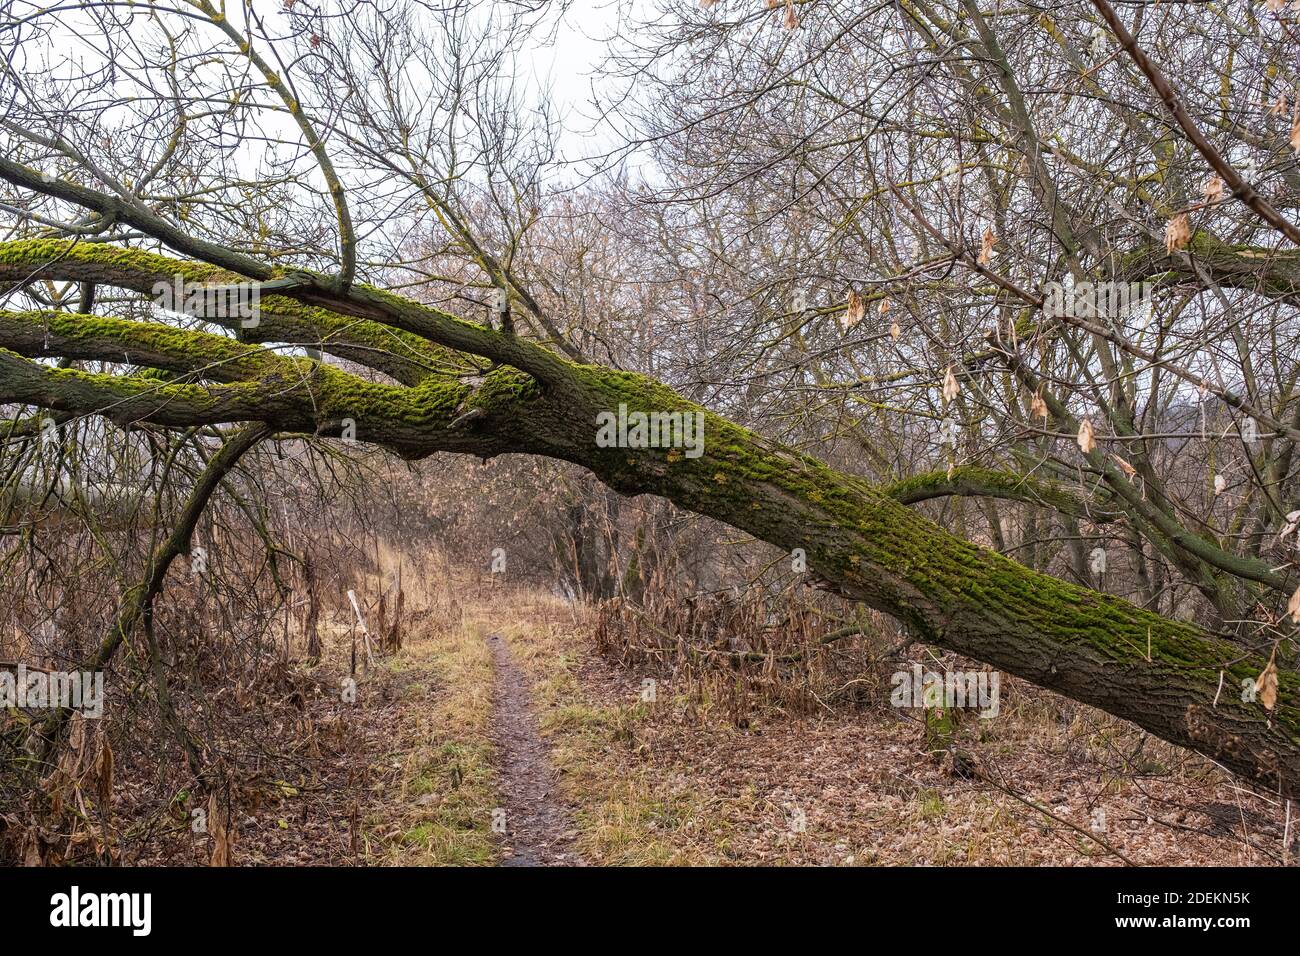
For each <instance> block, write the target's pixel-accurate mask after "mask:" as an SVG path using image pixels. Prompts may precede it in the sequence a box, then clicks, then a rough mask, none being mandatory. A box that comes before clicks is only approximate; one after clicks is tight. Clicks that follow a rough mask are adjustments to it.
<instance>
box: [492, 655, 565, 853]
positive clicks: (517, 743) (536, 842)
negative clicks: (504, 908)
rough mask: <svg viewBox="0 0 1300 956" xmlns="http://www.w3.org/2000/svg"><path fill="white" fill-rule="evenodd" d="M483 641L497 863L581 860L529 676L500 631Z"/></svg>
mask: <svg viewBox="0 0 1300 956" xmlns="http://www.w3.org/2000/svg"><path fill="white" fill-rule="evenodd" d="M487 642H488V647H489V648H491V650H492V659H493V662H494V664H495V665H496V685H495V687H494V689H493V695H492V704H493V718H492V722H493V728H492V729H493V737H494V738H495V740H496V745H497V754H498V771H499V773H500V780H499V789H500V793H501V800H502V802H503V804H504V806H503V807H502V809H504V810H505V827H506V832H505V834H504V835H503V838H502V846H501V852H502V859H501V865H502V866H577V865H581V863H582V861H581V860H580V859H579V858H578V857H577V855H576V854H575V853H574V852H573V849H572V844H573V840H574V838H575V837H576V836H577V831H576V830H575V829H574V827H573V821H572V819H571V816H570V811H569V807H568V806H567V805H566V804H565V802H564V800H563V797H562V796H561V794H560V790H559V786H558V785H557V783H556V780H555V773H554V771H553V770H552V769H551V763H550V759H549V757H548V755H547V751H546V745H545V744H544V743H542V738H541V735H540V734H539V733H538V729H537V718H536V717H535V716H534V715H533V711H532V693H531V691H530V684H529V680H528V677H527V675H526V674H525V673H524V671H523V669H522V668H520V667H519V665H518V664H516V663H515V662H514V659H513V658H512V657H511V656H510V646H509V644H507V642H506V640H505V638H504V637H502V636H501V635H500V634H490V635H488V638H487Z"/></svg>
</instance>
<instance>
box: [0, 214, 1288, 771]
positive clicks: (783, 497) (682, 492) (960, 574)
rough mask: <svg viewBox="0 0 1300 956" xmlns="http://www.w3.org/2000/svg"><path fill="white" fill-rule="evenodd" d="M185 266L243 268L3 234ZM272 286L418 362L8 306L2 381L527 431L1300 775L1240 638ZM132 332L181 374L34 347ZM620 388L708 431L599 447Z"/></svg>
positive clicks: (311, 319) (916, 621) (326, 422)
mask: <svg viewBox="0 0 1300 956" xmlns="http://www.w3.org/2000/svg"><path fill="white" fill-rule="evenodd" d="M140 221H141V222H144V223H146V224H147V220H144V219H141V220H140ZM249 268H251V267H249ZM261 272H262V273H266V272H267V270H261ZM177 273H183V274H186V275H187V276H193V277H194V278H199V279H203V280H207V281H223V280H224V281H229V275H230V274H229V273H225V274H224V275H223V274H221V270H219V269H214V268H212V267H211V266H198V265H196V264H194V263H178V262H176V261H175V260H171V259H165V258H163V257H158V256H149V255H147V254H143V253H137V252H127V251H123V250H116V249H113V248H111V247H105V246H103V245H97V246H96V245H90V244H81V245H79V246H77V245H72V244H67V243H50V242H37V243H12V244H0V279H5V278H9V279H13V280H15V281H31V277H32V276H53V277H55V278H60V279H65V280H80V281H91V280H93V281H97V282H107V283H111V284H114V285H117V286H119V287H123V288H128V289H137V290H141V291H147V290H148V289H149V288H150V286H151V285H152V283H153V282H154V281H155V280H157V279H158V278H161V277H165V276H167V275H174V274H177ZM253 274H255V275H257V274H259V273H258V272H254V273H253ZM267 274H269V273H267ZM262 307H263V313H264V319H263V323H262V325H261V326H260V327H259V329H258V330H257V333H258V336H259V340H261V341H267V340H277V339H278V340H281V341H319V340H320V338H321V336H322V335H323V334H325V333H328V335H329V337H330V347H331V348H332V349H336V350H338V351H339V352H340V353H341V354H349V356H350V357H354V358H357V359H358V360H362V359H367V357H368V356H370V355H371V354H372V353H373V354H374V357H373V358H371V359H369V361H370V362H371V363H372V367H375V368H378V369H380V370H382V371H385V372H387V373H388V374H390V375H392V376H393V377H394V378H395V379H397V381H398V382H399V383H400V384H382V383H377V382H371V381H365V380H363V379H361V378H359V377H358V376H355V375H351V374H349V373H347V372H345V371H343V370H341V369H339V368H335V367H329V366H321V365H319V364H318V363H315V362H312V361H310V360H308V359H300V358H299V359H294V358H288V357H284V356H281V355H277V354H275V353H273V352H268V351H264V350H261V349H259V348H258V347H256V346H255V345H251V344H244V343H240V342H236V341H234V340H232V339H230V338H225V337H219V336H215V335H205V334H203V333H200V332H193V331H181V330H177V329H174V328H170V327H166V326H162V325H159V324H156V323H150V322H135V321H125V320H121V319H109V318H103V317H94V316H78V315H70V314H68V313H52V314H51V313H45V314H33V313H3V312H0V346H2V348H0V402H11V403H12V402H16V403H25V404H30V405H35V406H39V407H41V408H45V409H52V410H54V411H56V412H67V413H74V414H102V415H105V416H107V417H110V418H112V419H113V420H115V421H118V422H120V423H123V424H129V423H131V422H135V421H141V420H148V421H152V422H155V423H158V424H161V425H192V424H218V423H224V422H243V421H262V422H264V423H266V424H268V425H270V426H271V427H273V428H274V429H276V430H279V431H287V432H304V431H305V432H313V433H316V434H322V435H338V434H340V431H341V423H343V422H348V421H350V422H352V423H353V424H354V426H355V435H356V438H357V439H359V440H361V441H366V442H371V443H375V444H378V445H382V446H385V447H387V448H389V449H391V450H393V451H395V452H397V453H399V454H402V455H405V456H407V457H412V458H416V457H420V456H423V455H428V454H431V453H433V452H436V451H455V452H463V453H469V454H475V455H480V456H491V455H496V454H500V453H503V452H524V453H532V454H539V455H546V456H550V457H553V458H560V459H564V460H567V461H571V462H574V463H577V464H579V465H582V466H584V467H587V468H589V469H591V471H592V472H594V473H595V474H596V475H597V476H598V477H600V478H601V479H602V480H604V481H605V482H606V483H607V484H609V485H610V486H611V487H613V488H615V489H617V490H618V491H621V492H624V493H627V494H641V493H653V494H657V495H661V496H663V497H665V498H667V499H669V500H671V501H673V502H675V503H676V504H678V505H680V506H682V507H684V508H687V509H690V510H692V511H695V512H698V513H700V514H704V515H708V516H710V517H713V518H716V519H718V520H720V521H723V522H725V523H727V524H729V525H732V526H734V527H736V528H739V529H742V530H744V531H747V532H749V533H751V534H753V535H754V536H755V537H757V538H759V539H762V540H764V541H767V542H770V543H771V544H773V545H776V546H777V547H779V548H783V549H786V550H792V549H795V548H801V549H803V550H804V552H805V553H806V555H807V561H808V566H809V568H810V569H811V573H815V574H816V575H818V576H819V577H820V578H822V579H824V580H825V581H828V582H830V583H831V584H832V585H833V586H834V587H836V588H837V589H838V590H839V591H840V593H842V594H843V595H844V596H845V597H846V598H849V599H851V600H857V601H862V602H865V603H866V604H868V605H870V606H871V607H874V608H876V609H878V610H880V611H883V612H886V613H888V614H891V615H893V616H895V617H897V618H899V619H900V620H902V621H904V622H905V623H906V624H907V625H908V626H910V627H911V628H912V629H913V630H914V631H915V633H916V634H917V635H918V636H920V637H921V638H923V639H924V640H926V641H929V642H931V643H933V644H936V645H938V646H941V647H944V648H947V649H949V650H952V651H955V652H958V653H960V654H963V655H966V656H968V657H971V658H973V659H975V660H979V661H983V662H985V663H987V664H990V665H992V666H994V667H997V668H1000V669H1002V670H1005V671H1007V672H1009V673H1012V674H1016V675H1018V676H1020V677H1023V678H1025V679H1026V680H1029V681H1031V682H1033V683H1035V684H1038V685H1040V686H1042V687H1046V688H1050V689H1052V690H1055V691H1058V692H1060V693H1062V694H1064V695H1066V696H1068V697H1072V698H1074V699H1075V700H1079V701H1082V702H1084V703H1088V704H1092V705H1095V706H1097V707H1100V708H1101V709H1103V710H1106V711H1108V712H1110V713H1112V714H1115V715H1117V716H1119V717H1122V718H1125V719H1128V720H1131V721H1133V722H1134V723H1136V724H1137V725H1139V726H1141V727H1143V728H1145V729H1147V730H1149V731H1150V732H1152V733H1153V734H1156V735H1157V736H1159V737H1162V738H1164V739H1166V740H1169V741H1172V742H1173V743H1176V744H1181V745H1183V746H1187V747H1190V748H1192V749H1194V750H1197V751H1199V752H1201V753H1203V754H1205V755H1207V756H1209V757H1211V758H1212V759H1214V760H1216V761H1218V762H1220V763H1221V764H1223V765H1224V766H1226V767H1228V768H1230V769H1232V770H1234V771H1236V772H1238V773H1240V774H1241V775H1243V776H1244V777H1246V778H1248V779H1250V780H1253V781H1255V782H1257V783H1259V784H1261V785H1263V786H1266V787H1270V788H1277V789H1280V790H1281V791H1282V792H1285V793H1287V794H1290V795H1294V794H1295V793H1296V792H1297V790H1300V681H1298V680H1297V677H1296V675H1295V673H1294V672H1293V671H1291V670H1290V669H1284V670H1282V672H1281V674H1280V675H1279V681H1278V694H1277V699H1276V704H1275V707H1274V708H1273V709H1272V710H1267V709H1265V706H1264V703H1263V700H1262V699H1261V700H1260V701H1258V702H1256V701H1244V700H1243V699H1242V692H1241V689H1242V685H1243V681H1249V680H1253V679H1254V678H1256V677H1257V676H1258V675H1259V674H1260V672H1261V671H1263V669H1264V668H1265V665H1266V661H1265V660H1264V659H1263V658H1262V657H1260V656H1259V655H1258V654H1251V653H1248V652H1246V651H1245V650H1244V649H1243V648H1242V647H1241V646H1240V645H1238V644H1234V643H1231V642H1228V641H1223V640H1219V639H1217V638H1214V637H1213V636H1211V635H1209V634H1207V633H1206V632H1204V631H1202V630H1200V629H1198V628H1196V627H1195V626H1193V625H1190V624H1186V623H1181V622H1176V621H1171V620H1167V619H1165V618H1162V617H1159V616H1157V615H1155V614H1151V613H1149V612H1146V611H1143V610H1141V609H1139V608H1137V607H1135V606H1133V605H1131V604H1129V603H1127V602H1125V601H1122V600H1120V599H1118V598H1114V597H1110V596H1107V595H1103V594H1099V593H1097V592H1095V591H1090V590H1088V589H1085V588H1081V587H1077V586H1074V585H1070V584H1067V583H1064V582H1062V581H1060V580H1057V579H1056V578H1053V577H1050V576H1048V575H1045V574H1041V573H1038V572H1035V571H1033V570H1030V569H1029V568H1026V567H1024V566H1022V565H1020V564H1017V563H1015V562H1014V561H1011V560H1009V559H1007V558H1005V557H1002V556H1001V555H998V554H996V553H993V552H990V551H987V550H984V549H981V548H978V547H976V546H975V545H972V544H971V543H969V542H967V541H965V540H962V539H960V538H958V537H956V536H954V535H952V534H950V533H948V532H947V531H945V530H944V529H943V528H940V527H939V526H937V525H936V524H935V523H934V522H932V521H930V520H928V519H926V518H925V517H924V516H922V515H921V514H919V513H917V512H914V511H912V510H911V509H909V508H908V507H907V506H906V505H905V504H903V503H902V502H901V501H900V500H899V496H895V495H894V494H891V493H889V492H888V491H886V490H884V489H881V488H878V487H875V486H873V485H871V484H870V483H868V482H866V481H864V480H863V479H861V478H858V477H855V476H852V475H848V474H844V473H842V472H837V471H835V470H833V469H831V468H828V467H827V466H826V465H825V464H823V463H821V462H819V461H817V460H816V459H813V458H810V457H807V456H805V455H802V454H799V453H797V452H795V451H793V450H791V449H788V448H784V447H782V446H780V445H777V444H773V443H770V442H768V441H765V440H764V439H762V438H761V437H760V436H757V435H755V434H754V433H752V432H749V431H747V430H746V429H743V428H741V427H739V426H737V425H734V424H732V423H730V422H728V421H726V420H725V419H722V418H720V417H718V416H715V415H711V414H708V413H707V412H703V410H701V409H698V407H697V406H694V405H691V404H690V403H688V402H686V401H685V400H684V399H683V398H682V397H681V396H679V395H677V394H676V393H675V392H673V391H672V390H671V389H669V388H667V387H665V386H664V385H662V384H660V383H657V382H655V381H653V380H651V379H649V378H646V377H644V376H640V375H636V374H631V373H624V372H615V371H611V370H608V369H604V368H599V367H596V366H589V365H577V364H574V363H572V362H570V361H568V360H566V359H564V358H562V357H560V356H558V355H556V354H554V353H552V352H549V351H548V350H546V349H544V348H542V347H540V346H538V345H536V344H534V343H530V342H527V341H524V340H521V339H518V338H515V337H514V336H512V335H508V334H505V333H502V332H499V331H493V330H491V329H485V328H483V327H481V326H475V325H473V324H471V323H467V322H463V321H461V320H459V319H457V318H456V317H455V316H451V315H449V314H447V313H443V312H439V311H437V310H435V309H431V308H429V307H426V306H422V305H420V304H418V303H414V302H412V301H410V300H407V299H402V298H401V297H398V296H394V295H391V294H390V293H385V292H382V291H381V290H376V289H371V288H368V287H363V286H354V287H352V288H351V289H349V290H347V291H343V292H340V291H337V290H336V289H333V288H332V287H331V286H330V285H329V284H328V283H325V282H318V281H316V280H313V279H311V278H310V277H308V278H307V279H304V280H302V281H301V284H296V285H295V287H294V288H293V289H292V290H291V291H289V292H288V293H287V294H284V295H268V296H266V297H264V298H263V300H262ZM347 317H351V318H347ZM358 320H359V321H358ZM393 329H397V330H400V332H401V333H402V334H403V335H405V336H406V338H405V339H402V340H401V341H402V342H404V343H410V344H411V345H412V346H413V347H414V346H416V345H419V347H420V348H426V349H430V350H436V349H448V350H455V351H456V352H461V353H469V354H473V355H476V356H481V357H484V358H486V359H489V360H491V361H492V362H493V363H495V364H494V367H493V369H492V370H491V371H488V372H487V373H485V374H484V375H482V376H481V377H479V378H478V379H477V380H475V381H472V382H471V381H467V380H466V378H465V377H458V376H438V375H436V374H434V373H432V372H426V371H424V369H426V368H427V367H428V365H427V364H425V363H423V362H422V363H419V364H417V365H416V366H409V365H407V366H400V367H396V366H394V367H390V364H391V356H392V354H393V352H392V350H391V349H387V350H382V351H375V350H374V349H369V350H368V349H367V347H366V346H367V343H368V342H373V341H380V340H381V339H382V336H383V335H385V334H389V332H391V331H392V330H393ZM384 330H388V331H387V332H385V331H384ZM302 336H307V337H306V338H302ZM415 336H418V337H419V338H418V339H417V338H413V337H415ZM420 343H424V344H423V345H421V344H420ZM349 349H353V351H351V352H349V351H348V350H349ZM6 350H7V351H6ZM124 352H125V353H128V354H129V360H130V362H131V363H132V364H134V365H144V366H148V367H151V368H157V369H162V370H164V371H167V372H168V373H170V377H167V378H166V380H165V381H163V382H160V380H159V379H158V378H156V377H153V378H151V377H145V376H140V375H125V376H123V375H105V374H91V373H88V372H85V371H80V370H78V369H76V368H58V369H56V368H51V367H50V366H48V365H41V364H38V363H36V362H33V361H31V358H32V357H37V356H53V355H59V356H63V357H66V358H70V359H74V360H75V359H102V360H105V361H111V362H120V361H122V356H123V354H124ZM426 354H429V355H432V354H433V353H432V352H429V353H426ZM621 404H622V405H626V406H627V408H628V409H629V410H630V411H643V412H672V411H681V412H694V411H700V412H701V413H702V414H704V415H705V422H706V424H705V429H704V441H703V453H702V454H701V455H700V456H699V457H691V456H690V455H688V454H684V453H683V451H682V450H681V449H664V448H658V449H656V448H607V447H600V446H599V445H598V444H597V440H596V439H597V418H596V416H597V415H598V414H600V413H602V412H611V411H614V410H616V409H618V407H619V406H620V405H621ZM996 490H997V489H996V488H994V489H992V491H991V493H996ZM912 491H913V492H915V491H916V489H913V490H912ZM967 491H969V489H967ZM961 493H966V492H961ZM922 496H924V495H922ZM902 497H903V498H904V499H905V500H912V499H910V498H908V496H907V495H903V496H902ZM1068 505H1069V503H1068V502H1063V508H1064V510H1066V511H1067V512H1068V510H1069V508H1068Z"/></svg>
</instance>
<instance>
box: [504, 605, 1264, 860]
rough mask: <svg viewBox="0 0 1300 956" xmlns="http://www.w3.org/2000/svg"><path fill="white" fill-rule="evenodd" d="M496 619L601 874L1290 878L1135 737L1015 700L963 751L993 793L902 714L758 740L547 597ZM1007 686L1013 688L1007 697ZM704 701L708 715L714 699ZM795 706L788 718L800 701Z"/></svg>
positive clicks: (1181, 765) (1236, 813)
mask: <svg viewBox="0 0 1300 956" xmlns="http://www.w3.org/2000/svg"><path fill="white" fill-rule="evenodd" d="M498 610H499V611H500V612H501V613H499V614H497V615H496V616H495V617H494V620H495V621H496V622H497V626H498V628H499V629H502V630H504V631H505V632H506V633H507V634H508V635H509V637H510V639H511V642H512V647H513V648H514V651H515V653H516V654H517V655H518V657H519V658H520V659H521V660H522V661H525V662H527V664H528V666H529V667H530V668H531V669H532V672H533V673H534V675H535V676H536V678H537V681H538V683H537V694H538V697H539V699H540V701H541V702H542V710H543V713H544V717H543V726H544V730H545V732H546V734H547V735H548V738H549V740H550V742H551V744H552V747H553V758H554V760H555V763H556V765H557V767H558V768H559V769H560V770H561V771H562V772H563V780H564V782H565V786H566V788H567V789H568V791H569V793H570V796H571V797H572V798H573V799H574V800H576V801H577V802H578V803H579V804H580V805H581V806H582V810H581V811H580V812H579V814H578V820H577V822H578V825H579V827H580V828H581V837H580V844H581V848H582V852H583V854H584V856H585V857H586V858H587V859H588V861H589V862H591V863H594V864H607V865H609V864H612V865H620V864H630V865H659V864H737V863H740V864H796V865H798V864H803V865H807V864H814V865H907V866H911V865H918V864H919V865H936V866H944V865H1046V864H1062V865H1097V864H1105V865H1120V864H1122V863H1123V861H1124V859H1125V858H1126V859H1128V860H1130V861H1132V862H1134V863H1138V864H1145V865H1159V864H1163V865H1203V864H1225V865H1259V864H1274V863H1277V862H1280V861H1281V860H1282V859H1283V856H1284V848H1283V846H1282V840H1281V836H1282V829H1281V825H1282V817H1283V813H1282V808H1281V807H1280V806H1279V805H1277V804H1276V803H1275V802H1272V801H1270V800H1268V799H1267V798H1265V797H1261V796H1259V795H1254V794H1249V793H1245V792H1243V791H1241V790H1240V789H1239V788H1238V787H1236V786H1235V785H1234V783H1233V782H1232V781H1231V780H1229V779H1228V778H1227V777H1225V776H1224V775H1223V774H1221V773H1220V772H1219V771H1218V770H1216V769H1215V768H1214V767H1213V766H1212V765H1210V764H1208V763H1207V762H1206V761H1204V760H1202V759H1201V758H1199V757H1197V756H1196V755H1193V754H1190V753H1188V752H1186V751H1182V750H1179V749H1178V748H1175V747H1172V746H1170V745H1167V744H1164V743H1163V742H1161V741H1158V740H1155V739H1153V738H1150V737H1149V736H1147V735H1145V734H1143V733H1141V732H1140V731H1138V730H1137V729H1135V728H1133V727H1132V726H1131V725H1128V724H1125V723H1124V722H1122V721H1119V720H1116V719H1114V718H1112V717H1110V716H1108V715H1106V714H1103V713H1101V712H1099V711H1096V710H1093V709H1091V708H1088V707H1084V706H1082V705H1078V704H1075V703H1073V702H1071V701H1068V700H1065V699H1063V698H1060V697H1058V696H1056V695H1053V694H1050V693H1047V692H1044V691H1041V690H1039V689H1037V688H1033V687H1030V686H1028V685H1025V684H1023V683H1020V682H1015V681H1011V680H1009V679H1008V680H1007V681H1006V682H1005V683H1004V688H1003V711H1002V715H1001V716H1000V717H999V718H997V719H993V720H978V719H970V720H967V721H965V722H963V723H962V724H961V725H960V727H959V730H958V734H957V738H956V744H957V746H958V747H959V748H960V750H961V752H962V753H963V754H964V755H965V757H966V758H967V759H969V760H971V761H973V762H974V764H975V765H976V766H978V767H979V768H980V770H981V773H983V774H984V775H986V779H978V778H971V777H969V776H967V777H963V776H961V775H959V774H957V773H955V772H954V767H953V765H952V762H951V761H947V760H942V759H936V758H935V757H934V756H933V755H932V754H931V753H930V752H929V748H928V746H927V741H926V735H925V733H924V728H923V726H922V724H921V723H920V722H919V721H918V720H916V719H914V718H913V717H912V716H911V715H910V714H908V713H907V712H902V711H893V710H891V709H889V708H887V707H875V708H872V709H868V710H855V709H846V708H843V707H841V708H837V709H836V711H835V712H834V713H831V714H827V715H825V716H816V717H807V716H791V715H790V714H788V713H786V712H785V711H784V710H783V709H782V708H779V707H775V706H768V707H766V708H763V707H757V706H755V707H753V708H752V709H751V711H750V716H749V719H748V721H747V722H746V725H745V726H744V727H737V726H736V725H735V722H734V721H733V720H732V714H731V711H732V707H731V706H729V705H720V704H718V703H717V702H715V701H711V700H709V699H708V694H707V687H708V682H707V681H701V680H700V679H699V675H698V674H696V675H693V677H692V680H691V681H690V682H689V686H687V687H678V686H677V685H676V684H674V682H673V681H672V679H671V678H668V679H664V678H659V679H658V684H657V687H656V690H657V695H656V696H657V700H656V701H654V702H646V701H643V700H642V699H641V691H642V688H643V684H642V681H643V680H644V679H645V677H646V675H645V674H637V673H634V672H632V671H629V670H627V669H625V668H623V667H621V666H613V665H611V664H610V663H609V662H608V661H607V660H605V659H604V658H602V657H601V656H600V655H599V654H597V653H596V651H595V642H594V640H593V638H592V637H591V635H590V622H589V621H587V620H583V619H582V618H581V617H575V616H574V612H573V611H572V610H571V609H570V608H569V607H567V606H566V605H563V604H561V603H559V602H556V601H553V600H551V599H549V598H546V597H538V596H533V597H531V598H522V597H521V600H520V602H518V603H515V604H512V605H511V606H510V607H509V608H506V609H500V608H498ZM1008 685H1010V686H1008ZM702 692H703V695H704V696H703V699H701V693H702ZM785 699H787V700H788V698H785Z"/></svg>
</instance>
